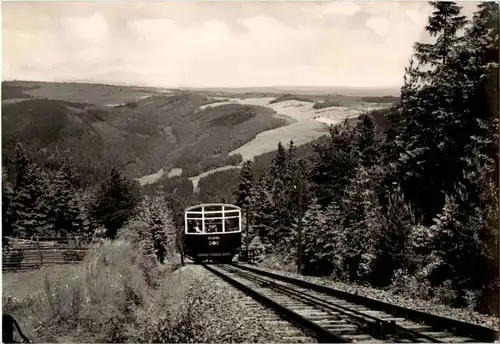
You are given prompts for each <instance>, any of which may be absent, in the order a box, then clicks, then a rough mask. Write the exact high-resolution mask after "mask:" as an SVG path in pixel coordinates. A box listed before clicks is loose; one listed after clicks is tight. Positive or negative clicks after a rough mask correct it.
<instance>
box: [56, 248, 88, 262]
mask: <svg viewBox="0 0 500 344" xmlns="http://www.w3.org/2000/svg"><path fill="white" fill-rule="evenodd" d="M85 254H86V252H85V251H82V250H66V251H63V252H62V255H63V258H64V261H65V262H81V261H82V260H84V259H85Z"/></svg>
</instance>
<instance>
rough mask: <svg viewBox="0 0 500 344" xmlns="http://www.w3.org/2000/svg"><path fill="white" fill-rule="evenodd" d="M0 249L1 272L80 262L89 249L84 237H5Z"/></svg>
mask: <svg viewBox="0 0 500 344" xmlns="http://www.w3.org/2000/svg"><path fill="white" fill-rule="evenodd" d="M5 239H7V242H8V244H7V245H6V246H4V247H3V249H2V272H4V271H5V272H9V271H19V270H31V269H39V268H41V267H42V266H46V265H58V264H74V263H78V262H81V261H82V260H83V259H84V258H85V254H86V253H87V251H88V250H89V241H88V240H86V239H85V238H79V237H74V238H38V237H35V238H15V237H7V238H4V241H5Z"/></svg>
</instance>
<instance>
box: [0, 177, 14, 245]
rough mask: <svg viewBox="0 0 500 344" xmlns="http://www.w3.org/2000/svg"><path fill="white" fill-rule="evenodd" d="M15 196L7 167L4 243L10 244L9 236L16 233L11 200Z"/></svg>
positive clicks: (3, 191)
mask: <svg viewBox="0 0 500 344" xmlns="http://www.w3.org/2000/svg"><path fill="white" fill-rule="evenodd" d="M13 197H14V188H13V187H12V183H10V181H9V180H8V179H7V172H6V171H5V168H3V169H2V245H3V246H6V245H8V239H7V237H10V236H12V235H13V234H14V229H13V228H12V224H13V222H14V220H13V214H12V208H11V202H12V200H13Z"/></svg>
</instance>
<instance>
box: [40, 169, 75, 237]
mask: <svg viewBox="0 0 500 344" xmlns="http://www.w3.org/2000/svg"><path fill="white" fill-rule="evenodd" d="M75 175H76V170H75V169H74V168H73V167H72V166H71V164H70V162H69V161H65V162H64V163H63V165H62V166H61V168H60V169H59V171H58V172H57V174H56V175H55V178H54V180H53V181H52V183H51V184H52V185H51V189H50V191H49V192H48V199H49V201H50V206H49V207H48V209H47V210H48V213H47V214H48V221H49V223H50V225H51V227H52V228H53V229H54V230H55V232H56V233H57V234H58V235H68V234H69V235H77V234H79V232H80V231H81V230H82V229H83V228H82V227H83V223H82V221H81V220H82V219H81V214H80V211H81V208H80V204H79V200H78V198H77V197H78V193H77V189H76V187H75V180H76V177H75Z"/></svg>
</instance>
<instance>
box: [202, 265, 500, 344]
mask: <svg viewBox="0 0 500 344" xmlns="http://www.w3.org/2000/svg"><path fill="white" fill-rule="evenodd" d="M205 267H206V268H207V269H208V270H210V271H211V272H213V273H214V274H215V275H217V276H219V277H221V278H222V279H224V280H226V281H227V282H229V283H231V284H232V285H234V286H235V287H237V288H238V289H240V290H241V291H243V292H245V293H247V294H248V295H250V296H252V297H253V298H255V299H256V300H258V301H259V302H261V303H262V304H264V305H266V306H268V307H270V308H273V309H274V310H275V311H276V312H278V313H280V314H281V315H282V316H283V317H284V318H286V319H287V320H289V321H291V322H293V323H294V324H296V325H298V326H300V327H301V328H303V329H304V330H305V331H307V332H308V333H310V334H311V335H312V336H314V337H316V338H317V340H318V341H319V342H330V343H332V342H334V343H348V342H372V343H373V342H398V343H467V342H477V341H481V342H493V341H494V340H496V339H497V338H498V333H496V331H493V330H490V329H487V328H483V327H481V326H477V325H472V324H467V323H463V322H460V321H455V323H450V322H453V320H452V319H447V318H442V317H437V316H434V315H431V314H425V313H422V312H418V311H414V310H410V309H406V310H405V309H404V308H403V307H399V306H394V305H389V304H386V303H383V302H378V301H375V302H374V300H372V299H368V298H363V297H361V296H359V295H353V294H348V293H344V292H339V291H335V290H333V289H331V288H328V287H324V286H319V285H314V284H312V283H309V282H305V281H301V280H297V279H292V278H290V277H284V276H280V275H276V274H272V273H269V272H265V271H261V270H258V269H254V268H250V267H247V266H240V265H205ZM363 299H365V300H363ZM370 301H371V304H370ZM415 313H418V314H415ZM417 315H418V316H417ZM423 318H425V319H423ZM443 319H444V320H443ZM464 324H466V325H464ZM467 326H468V327H467ZM488 330H489V332H488Z"/></svg>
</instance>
